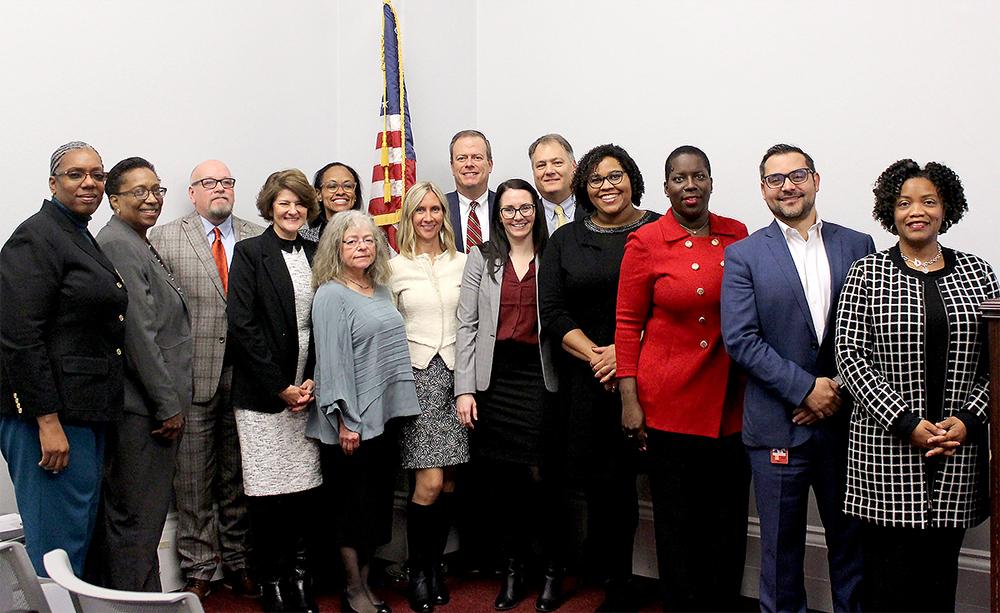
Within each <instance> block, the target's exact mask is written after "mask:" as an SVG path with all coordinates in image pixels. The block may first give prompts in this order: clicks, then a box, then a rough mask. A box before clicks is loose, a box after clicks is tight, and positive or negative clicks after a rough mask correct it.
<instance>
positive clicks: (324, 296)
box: [306, 281, 420, 445]
mask: <svg viewBox="0 0 1000 613" xmlns="http://www.w3.org/2000/svg"><path fill="white" fill-rule="evenodd" d="M312 321H313V342H314V343H315V347H316V371H315V376H314V379H315V381H316V403H315V404H314V405H313V407H312V409H311V410H310V413H309V420H308V422H307V424H306V436H308V437H310V438H315V439H319V440H320V441H322V442H323V443H326V444H328V445H338V444H340V435H339V424H338V421H337V418H338V415H339V416H342V417H343V420H344V425H346V426H347V427H348V428H349V429H350V430H352V431H354V432H357V433H359V434H360V435H361V440H362V441H365V440H369V439H372V438H375V437H376V436H379V435H380V434H382V432H383V431H384V430H385V424H386V423H387V422H388V421H389V420H390V419H393V418H395V417H406V416H410V415H419V414H420V404H419V402H418V401H417V390H416V387H415V386H414V383H413V368H412V367H411V366H410V353H409V349H408V348H407V343H406V328H405V326H404V324H403V317H402V316H401V315H400V314H399V311H397V310H396V307H395V306H393V304H392V294H391V292H390V291H389V289H388V288H386V287H383V286H377V287H376V288H375V293H374V295H373V296H372V297H371V298H369V297H367V296H363V295H361V294H359V293H357V292H355V291H353V290H351V289H348V288H347V287H344V286H343V285H341V284H340V283H337V282H336V281H330V282H327V283H324V284H323V285H321V286H320V287H319V288H318V289H317V290H316V295H315V297H314V298H313V306H312Z"/></svg>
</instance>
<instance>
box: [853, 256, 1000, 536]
mask: <svg viewBox="0 0 1000 613" xmlns="http://www.w3.org/2000/svg"><path fill="white" fill-rule="evenodd" d="M954 254H955V268H954V270H953V271H952V272H951V273H949V274H946V275H944V276H942V277H938V278H937V285H938V288H939V290H940V293H941V298H942V300H943V302H944V305H945V310H946V312H947V315H948V362H947V363H948V370H947V373H946V376H945V390H944V412H943V415H944V416H945V417H947V416H950V415H953V414H954V413H955V412H957V411H960V410H963V409H964V410H967V411H969V412H971V413H972V414H973V415H975V416H976V417H977V418H978V419H980V420H982V422H983V423H984V424H985V423H986V421H987V415H988V413H987V408H988V403H989V379H988V375H987V372H988V370H987V369H986V368H985V362H984V363H983V364H982V365H981V364H980V361H981V360H983V361H985V360H986V359H987V356H986V355H985V354H984V352H983V343H984V342H985V327H984V326H983V325H982V320H981V317H980V305H981V304H982V303H983V302H984V301H986V300H988V299H990V298H998V297H1000V285H998V284H997V278H996V275H995V274H994V273H993V270H992V268H990V265H989V264H988V263H986V261H985V260H983V259H981V258H979V257H976V256H974V255H968V254H964V253H960V252H957V251H956V252H954ZM897 257H898V256H897ZM900 264H901V261H900ZM836 355H837V366H838V369H839V370H840V374H841V376H842V377H843V379H844V383H845V385H846V386H847V388H848V389H849V390H850V392H851V394H852V395H853V396H854V399H855V408H854V411H853V413H852V415H851V428H850V443H849V448H848V454H849V455H848V466H847V496H846V499H845V502H844V510H845V511H846V513H847V514H848V515H853V516H855V517H860V518H862V519H865V520H868V521H872V522H874V523H876V524H878V525H882V526H892V527H916V528H929V527H954V528H966V527H970V526H974V525H976V524H978V523H979V522H981V521H982V520H983V519H984V518H985V517H986V515H987V512H988V495H989V494H988V490H987V479H988V475H987V474H985V473H986V462H985V459H986V457H987V456H988V453H989V449H988V447H986V445H985V444H984V445H977V444H975V442H973V441H971V440H966V442H965V443H964V444H963V445H962V446H961V447H959V448H958V451H957V452H956V453H955V455H954V456H952V457H950V458H946V459H945V460H944V462H943V464H942V468H941V469H940V470H939V471H938V474H937V478H936V479H935V482H934V483H933V484H929V483H928V477H927V471H926V466H925V460H924V453H925V450H921V449H918V448H916V447H913V446H912V445H910V444H909V443H908V442H906V441H903V440H901V439H900V438H899V437H897V436H896V435H895V434H894V433H893V432H892V430H891V426H892V424H893V422H894V421H895V420H896V418H897V417H898V416H899V415H900V414H901V413H903V412H904V411H911V412H912V413H914V414H915V415H917V416H919V417H921V418H924V417H925V416H926V415H927V409H926V407H925V406H924V404H925V392H924V386H925V384H926V377H925V373H924V364H923V362H924V299H923V289H922V284H921V280H920V279H918V278H916V277H914V276H913V275H911V274H908V273H907V272H903V271H902V270H901V268H900V267H899V266H898V265H897V263H896V262H894V261H893V258H892V256H891V255H890V253H889V251H881V252H879V253H874V254H872V255H869V256H866V257H864V258H862V259H860V260H858V261H857V262H855V263H854V265H853V266H852V267H851V270H850V272H849V273H848V274H847V279H846V281H845V282H844V288H843V291H842V292H841V294H840V302H839V304H838V308H837V327H836ZM979 440H980V441H981V442H982V443H985V442H986V438H985V437H982V438H981V439H979ZM980 447H982V448H980ZM980 454H982V457H980Z"/></svg>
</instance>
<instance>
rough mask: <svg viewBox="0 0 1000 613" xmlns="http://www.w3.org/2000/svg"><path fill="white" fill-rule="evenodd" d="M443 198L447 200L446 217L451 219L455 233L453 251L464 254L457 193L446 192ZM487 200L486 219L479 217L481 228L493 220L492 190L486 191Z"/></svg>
mask: <svg viewBox="0 0 1000 613" xmlns="http://www.w3.org/2000/svg"><path fill="white" fill-rule="evenodd" d="M444 197H445V198H447V199H448V217H450V218H451V228H452V230H454V231H455V249H458V250H459V251H462V252H464V251H465V236H464V235H463V234H462V211H461V208H460V207H459V206H458V192H457V191H455V192H448V193H447V194H445V195H444ZM487 199H488V200H489V202H488V203H487V205H486V217H485V218H483V217H482V216H481V215H480V216H479V225H481V226H487V225H489V224H490V220H491V219H493V200H494V199H496V193H495V192H494V191H493V190H488V191H487Z"/></svg>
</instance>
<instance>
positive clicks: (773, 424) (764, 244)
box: [722, 221, 875, 448]
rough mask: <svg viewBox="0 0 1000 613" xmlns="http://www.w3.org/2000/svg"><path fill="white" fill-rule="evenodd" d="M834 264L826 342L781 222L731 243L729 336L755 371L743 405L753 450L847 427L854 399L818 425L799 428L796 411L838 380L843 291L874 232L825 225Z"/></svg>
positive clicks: (726, 281) (733, 350) (726, 300)
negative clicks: (820, 381) (837, 330)
mask: <svg viewBox="0 0 1000 613" xmlns="http://www.w3.org/2000/svg"><path fill="white" fill-rule="evenodd" d="M822 234H823V245H824V246H825V248H826V255H827V259H828V260H829V262H830V282H831V290H832V291H831V294H830V312H829V313H828V314H827V323H826V332H825V334H824V338H823V339H817V338H816V330H815V329H814V326H813V322H812V316H811V315H810V313H809V304H808V303H807V302H806V295H805V291H804V290H803V288H802V283H801V281H800V280H799V275H798V272H797V271H796V269H795V262H794V260H792V254H791V252H789V250H788V244H787V243H786V242H785V237H784V235H783V234H782V232H781V229H780V228H779V226H778V223H777V221H775V222H772V223H771V225H769V226H767V227H766V228H763V229H761V230H758V231H756V232H754V233H753V234H751V235H750V236H749V237H747V238H745V239H743V240H742V241H739V242H738V243H734V244H732V245H730V246H729V247H727V248H726V268H725V272H724V274H723V277H722V339H723V342H724V343H725V345H726V350H727V351H728V352H729V355H730V356H732V358H733V360H734V361H735V362H736V363H737V364H739V365H740V366H742V367H743V369H744V370H745V371H746V372H747V374H748V375H749V377H748V378H749V380H748V382H747V389H746V397H745V400H744V404H743V442H744V443H746V444H747V445H748V446H751V447H770V448H790V447H796V446H798V445H801V444H802V443H804V442H806V441H807V440H809V438H810V437H811V436H812V433H813V432H814V431H815V429H816V428H844V429H845V432H846V427H847V422H848V416H849V411H850V407H849V402H846V399H845V404H844V405H843V406H842V407H841V409H840V411H838V413H837V414H835V415H834V416H833V417H831V418H828V419H824V420H822V421H820V422H818V423H817V424H816V425H810V426H798V425H795V424H794V423H793V422H792V411H793V410H794V409H795V408H796V407H798V406H800V405H801V404H802V401H803V400H805V397H806V396H807V395H809V392H810V391H811V390H812V387H813V384H814V382H815V380H816V377H833V376H834V375H835V374H836V364H835V363H834V356H833V339H834V321H835V316H836V311H837V301H838V299H839V298H840V289H841V287H842V286H843V284H844V278H845V277H846V276H847V271H848V270H849V269H850V267H851V264H853V263H854V262H855V261H856V260H858V259H860V258H862V257H864V256H866V255H868V254H869V253H873V252H874V251H875V243H874V242H873V241H872V238H871V236H868V235H867V234H862V233H860V232H856V231H854V230H851V229H849V228H845V227H843V226H838V225H836V224H832V223H830V222H826V221H824V222H823V229H822Z"/></svg>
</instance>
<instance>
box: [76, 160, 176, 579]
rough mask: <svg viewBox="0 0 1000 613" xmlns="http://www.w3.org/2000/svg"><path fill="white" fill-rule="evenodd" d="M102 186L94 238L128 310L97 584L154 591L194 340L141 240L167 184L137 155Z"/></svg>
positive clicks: (165, 274)
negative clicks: (103, 209)
mask: <svg viewBox="0 0 1000 613" xmlns="http://www.w3.org/2000/svg"><path fill="white" fill-rule="evenodd" d="M105 189H106V191H107V194H108V202H109V203H110V204H111V209H112V211H114V215H112V217H111V219H110V220H108V223H107V225H106V226H104V228H103V229H102V230H101V231H100V232H99V233H98V235H97V243H98V244H99V245H100V246H101V250H102V251H103V252H104V254H105V255H106V256H107V257H108V259H109V260H110V261H111V263H112V264H114V266H115V268H116V269H117V270H118V274H120V275H121V277H122V280H124V282H125V286H126V287H127V288H129V291H130V292H131V296H132V299H131V300H129V303H128V310H127V311H126V312H125V404H124V409H125V410H124V413H123V414H122V417H121V420H120V421H118V423H117V424H115V425H114V426H113V427H111V428H109V429H108V433H107V441H106V447H105V475H104V502H103V503H102V509H103V513H102V522H101V523H102V525H100V526H99V527H98V531H97V533H98V534H99V535H100V536H99V537H98V538H97V540H96V543H95V544H96V545H97V546H98V549H99V553H100V555H99V556H98V560H99V562H98V566H99V568H98V573H99V577H98V580H99V581H100V582H101V584H102V585H105V586H106V587H110V588H113V589H118V590H130V591H147V592H159V591H160V564H159V561H158V556H157V550H158V549H159V545H160V535H161V533H162V532H163V522H164V521H166V518H167V511H168V510H169V509H170V502H171V498H172V496H173V491H174V488H173V480H174V463H175V458H176V457H177V442H178V438H179V436H180V433H181V429H182V427H183V425H184V411H185V410H186V409H187V407H188V406H189V405H190V404H191V388H192V381H193V380H192V373H191V368H192V366H191V360H192V359H193V354H194V343H193V342H192V341H191V321H190V317H189V314H188V309H187V304H186V303H185V301H184V295H183V293H182V292H181V289H180V287H179V286H178V285H177V282H176V281H175V280H174V277H173V275H172V274H171V273H170V271H169V270H168V269H167V267H166V266H165V265H164V263H163V261H162V260H161V259H160V256H159V254H158V253H157V252H156V250H155V249H153V246H152V245H150V244H149V241H148V240H147V239H146V231H147V230H149V229H150V228H151V227H153V226H154V225H156V220H157V219H159V217H160V211H161V210H162V209H163V196H164V195H165V194H166V193H167V189H166V188H165V187H161V186H160V178H159V177H157V176H156V170H155V169H154V168H153V165H152V164H150V163H149V162H148V161H146V160H144V159H142V158H138V157H132V158H127V159H124V160H122V161H120V162H118V163H117V164H115V166H114V167H113V168H112V169H111V170H110V171H109V172H108V176H107V179H106V180H105Z"/></svg>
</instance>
